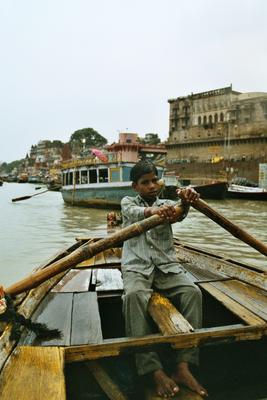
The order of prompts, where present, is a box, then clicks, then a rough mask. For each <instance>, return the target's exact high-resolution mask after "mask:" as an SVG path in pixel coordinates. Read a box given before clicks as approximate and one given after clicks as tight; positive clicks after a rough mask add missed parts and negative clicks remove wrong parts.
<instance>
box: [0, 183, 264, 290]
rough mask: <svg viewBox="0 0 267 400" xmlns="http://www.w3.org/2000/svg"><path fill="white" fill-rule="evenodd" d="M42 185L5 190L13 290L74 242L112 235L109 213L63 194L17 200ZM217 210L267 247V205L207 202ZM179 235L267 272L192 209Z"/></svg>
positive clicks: (4, 279)
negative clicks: (78, 204)
mask: <svg viewBox="0 0 267 400" xmlns="http://www.w3.org/2000/svg"><path fill="white" fill-rule="evenodd" d="M35 187H36V185H33V184H27V183H26V184H18V183H4V184H3V186H2V187H0V223H1V229H0V283H1V284H2V285H4V286H7V285H10V284H11V283H14V282H16V281H18V280H19V279H21V278H23V277H24V276H25V275H27V274H28V273H30V272H31V271H32V270H33V269H34V268H36V267H37V266H38V265H40V264H42V263H43V262H45V261H46V260H47V259H48V258H50V257H51V256H52V255H54V254H55V253H57V252H58V251H59V250H61V249H63V248H64V247H66V246H67V245H70V244H72V243H73V242H74V240H75V237H81V236H92V233H93V234H96V235H99V234H103V233H104V234H105V233H106V216H107V210H95V209H88V208H87V209H86V208H80V207H72V206H68V205H65V204H64V202H63V200H62V197H61V194H60V192H50V191H49V192H46V193H44V194H40V195H38V196H35V197H32V198H30V199H28V200H24V201H19V202H16V203H12V201H11V199H12V198H16V197H21V196H24V195H33V194H37V193H40V192H41V191H42V190H45V189H46V188H45V187H43V188H42V189H40V190H35ZM207 202H208V203H209V204H210V205H211V206H212V207H213V208H215V209H216V210H218V211H219V212H221V213H222V214H223V215H224V216H225V217H227V218H228V219H230V220H231V221H232V222H234V223H237V224H238V225H240V226H241V227H242V228H244V229H246V230H247V231H248V232H249V233H251V234H252V235H254V236H255V237H256V238H258V239H259V240H261V241H263V242H265V243H267V229H266V223H267V202H253V201H243V200H223V201H222V200H220V201H219V200H217V201H215V200H207ZM173 230H174V234H175V236H177V237H178V238H179V239H180V240H183V241H184V242H186V243H188V244H193V245H196V246H197V247H201V248H204V249H210V250H212V251H215V252H217V253H218V254H222V255H227V257H232V258H234V259H237V260H240V261H245V262H247V263H250V264H253V265H258V266H265V267H267V263H266V257H265V256H263V255H261V254H259V253H258V252H256V250H254V249H252V248H250V247H249V246H247V245H246V244H244V243H242V242H241V241H239V240H238V239H236V238H233V237H232V236H231V235H230V234H229V233H228V232H226V231H224V230H223V229H222V228H221V227H219V226H218V225H216V224H215V223H214V222H213V221H211V220H209V219H208V218H207V217H205V216H204V215H202V214H200V213H199V212H198V211H196V210H194V209H192V210H191V211H190V213H189V215H188V217H187V218H186V219H185V220H184V221H183V222H182V223H176V224H174V226H173Z"/></svg>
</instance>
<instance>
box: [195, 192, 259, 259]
mask: <svg viewBox="0 0 267 400" xmlns="http://www.w3.org/2000/svg"><path fill="white" fill-rule="evenodd" d="M192 206H193V207H194V208H195V209H196V210H198V211H200V212H201V213H202V214H205V215H206V216H207V217H209V218H210V219H212V220H213V221H214V222H216V223H217V224H218V225H220V226H221V227H223V228H224V229H225V230H227V231H228V232H230V233H231V234H232V235H233V236H235V237H236V238H238V239H240V240H242V241H243V242H245V243H247V244H248V245H249V246H251V247H253V248H254V249H256V250H258V251H259V252H260V253H262V254H264V255H265V256H267V245H266V244H265V243H263V242H261V241H260V240H258V239H256V238H255V237H254V236H252V235H250V234H249V233H248V232H246V231H245V230H244V229H242V228H240V227H239V226H238V225H236V224H234V223H233V222H231V221H229V220H228V219H227V218H225V217H224V216H223V215H222V214H220V213H219V212H218V211H216V210H214V209H213V208H211V207H210V206H209V205H208V204H207V203H206V202H205V201H203V200H201V199H198V200H196V201H195V202H194V203H193V204H192Z"/></svg>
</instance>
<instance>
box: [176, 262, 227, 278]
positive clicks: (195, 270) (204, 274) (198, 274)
mask: <svg viewBox="0 0 267 400" xmlns="http://www.w3.org/2000/svg"><path fill="white" fill-rule="evenodd" d="M183 267H184V269H185V270H186V271H188V272H190V273H191V274H192V275H194V277H195V278H196V281H202V280H205V281H207V280H208V281H211V280H220V279H225V275H222V274H219V273H218V272H211V271H209V270H205V269H202V268H199V267H198V266H197V265H194V264H191V263H183Z"/></svg>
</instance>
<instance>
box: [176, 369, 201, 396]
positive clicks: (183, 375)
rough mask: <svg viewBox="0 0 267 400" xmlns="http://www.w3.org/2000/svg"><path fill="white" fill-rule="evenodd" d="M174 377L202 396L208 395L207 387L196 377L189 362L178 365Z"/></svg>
mask: <svg viewBox="0 0 267 400" xmlns="http://www.w3.org/2000/svg"><path fill="white" fill-rule="evenodd" d="M172 379H173V380H174V381H175V382H176V383H178V384H182V385H184V386H186V387H187V388H188V389H190V390H192V391H193V392H196V393H198V394H200V396H202V397H207V396H208V392H207V391H206V389H204V388H203V386H201V385H200V383H199V382H198V381H197V380H196V378H195V377H194V376H193V375H192V373H191V371H190V370H189V367H188V363H187V362H181V363H179V364H178V365H177V368H176V371H175V373H174V374H173V375H172Z"/></svg>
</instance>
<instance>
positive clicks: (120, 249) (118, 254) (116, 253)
mask: <svg viewBox="0 0 267 400" xmlns="http://www.w3.org/2000/svg"><path fill="white" fill-rule="evenodd" d="M113 250H114V254H115V256H116V257H118V258H119V259H120V260H121V252H122V248H121V247H114V248H113Z"/></svg>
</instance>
